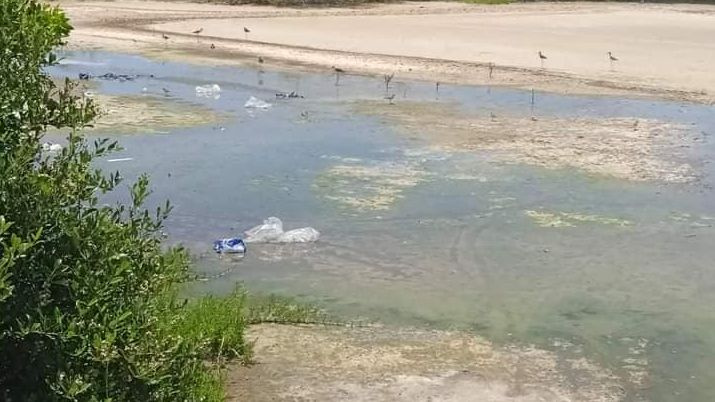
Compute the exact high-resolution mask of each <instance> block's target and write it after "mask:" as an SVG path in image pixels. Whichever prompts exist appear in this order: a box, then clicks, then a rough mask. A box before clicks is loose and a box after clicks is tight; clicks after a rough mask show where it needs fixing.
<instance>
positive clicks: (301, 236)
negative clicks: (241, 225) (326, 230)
mask: <svg viewBox="0 0 715 402" xmlns="http://www.w3.org/2000/svg"><path fill="white" fill-rule="evenodd" d="M244 234H245V235H246V237H245V241H246V243H310V242H314V241H317V240H318V239H319V238H320V232H318V231H317V230H315V229H313V228H312V227H305V228H299V229H293V230H289V231H287V232H284V231H283V222H282V221H281V220H280V219H278V218H276V217H275V216H271V217H270V218H268V219H266V220H264V221H263V224H262V225H258V226H255V227H253V228H251V229H249V230H247V231H246V232H245V233H244Z"/></svg>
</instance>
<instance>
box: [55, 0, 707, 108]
mask: <svg viewBox="0 0 715 402" xmlns="http://www.w3.org/2000/svg"><path fill="white" fill-rule="evenodd" d="M61 4H62V6H63V7H64V8H65V9H67V11H68V14H69V15H70V17H71V19H72V22H73V23H74V24H75V30H74V31H73V32H72V35H71V39H70V44H71V46H70V47H69V48H70V49H78V50H82V49H95V50H97V49H101V50H107V51H123V52H130V53H139V54H143V55H147V56H149V57H155V58H161V59H178V60H181V61H185V62H191V63H206V62H211V63H215V64H218V65H241V66H252V67H258V66H259V63H258V62H257V57H258V56H261V57H262V58H263V59H264V60H265V63H264V64H260V66H261V67H262V68H269V69H275V70H279V71H281V70H285V71H289V70H293V69H295V68H296V67H297V68H300V69H304V70H309V71H321V70H322V71H325V72H326V73H331V74H332V69H331V66H340V67H341V68H342V69H344V70H346V71H347V73H349V74H355V75H370V76H382V75H383V74H388V73H395V74H396V76H397V77H399V78H400V79H409V80H419V81H427V82H429V81H433V82H440V83H447V84H468V85H484V86H495V87H505V88H514V89H525V90H531V89H534V90H537V91H542V92H550V93H557V94H571V95H595V96H629V97H642V98H650V99H665V100H671V101H687V102H694V103H700V104H706V105H708V104H713V103H715V91H713V89H715V87H714V88H709V87H707V88H706V87H705V86H706V85H709V81H710V80H707V79H704V80H703V85H704V87H703V89H701V90H694V89H693V88H688V87H685V86H683V85H680V86H678V85H672V84H677V83H678V82H679V81H678V80H681V81H682V80H684V79H685V78H677V77H674V78H673V80H672V82H662V81H658V83H659V85H651V84H650V83H648V82H646V81H648V80H649V79H650V78H648V79H643V80H638V79H634V78H633V77H631V76H629V75H628V74H626V73H620V72H619V71H610V72H607V73H604V74H605V75H599V74H596V75H594V74H589V73H588V71H586V72H584V73H579V72H578V71H567V70H561V69H550V68H548V67H547V68H544V69H541V68H529V67H525V66H519V65H508V64H500V63H492V62H490V61H486V60H475V59H474V58H472V59H468V60H454V59H450V58H440V57H439V49H433V50H434V55H433V57H424V56H420V55H410V54H387V53H385V52H382V51H380V49H379V44H373V43H372V42H375V41H372V42H370V41H368V42H369V43H366V44H365V45H364V46H365V47H366V48H367V50H369V48H370V46H374V47H375V49H373V50H374V51H365V49H354V50H350V49H347V48H342V49H341V48H339V47H340V46H337V47H338V48H335V49H331V48H326V47H325V46H318V45H311V44H308V43H305V44H301V43H294V44H286V43H280V41H268V40H262V38H251V37H248V35H246V37H247V39H246V38H240V37H237V35H239V34H237V33H235V32H232V31H231V32H229V31H226V30H225V29H223V28H222V29H219V28H221V27H222V25H221V24H223V25H226V24H229V25H231V26H232V27H233V28H234V30H235V27H236V26H237V24H238V23H241V22H243V23H245V24H246V25H251V26H253V25H255V24H258V23H259V22H261V23H263V22H266V21H267V22H266V23H268V22H270V23H273V22H275V20H282V21H299V22H296V23H298V24H304V23H303V22H300V21H303V20H306V21H307V22H310V21H312V20H313V19H320V20H321V21H323V20H326V19H328V20H329V19H331V18H332V17H334V16H335V17H336V18H384V17H386V16H406V17H413V16H414V15H413V14H415V11H417V12H419V15H421V16H425V17H432V18H440V17H443V18H451V17H453V16H454V14H453V13H454V12H455V10H459V8H455V7H461V8H462V9H463V8H464V7H465V6H464V5H463V4H461V3H401V4H393V5H377V6H369V7H360V8H349V9H344V10H336V9H317V10H312V9H311V10H308V11H306V10H302V9H284V8H271V7H263V6H260V7H259V6H216V5H210V4H198V3H196V4H195V3H160V2H153V1H147V2H137V3H128V4H127V5H126V6H121V5H117V4H113V3H96V2H87V3H76V2H62V3H61ZM100 5H101V6H105V5H106V7H101V8H100V7H99V6H100ZM162 6H163V7H162ZM170 6H171V7H170ZM167 7H170V8H168V9H167ZM450 7H452V8H450ZM619 7H620V8H626V9H628V8H633V7H632V5H625V6H620V5H608V6H607V7H606V8H608V9H609V10H610V9H614V8H615V9H619ZM543 8H546V11H543V10H541V9H543ZM558 8H559V5H558V4H557V5H554V4H548V5H544V4H541V3H536V4H535V5H514V6H509V7H508V10H509V15H512V16H513V15H517V17H518V16H520V15H521V14H525V15H533V14H539V13H544V12H546V13H555V12H557V11H554V10H557V9H558ZM561 8H563V9H565V10H566V11H563V13H564V14H567V15H568V14H569V13H573V12H574V11H573V10H577V11H582V12H593V8H594V6H592V5H590V4H589V5H585V4H582V3H573V4H568V5H563V6H561ZM683 8H684V9H686V10H685V11H683ZM688 8H693V9H694V10H699V11H700V12H703V13H705V12H706V11H708V10H712V11H713V16H712V18H713V21H715V7H712V6H710V7H708V6H701V7H695V6H693V7H684V6H683V7H662V6H658V5H653V7H649V8H648V10H650V11H652V10H659V9H664V10H666V11H667V12H670V13H681V14H686V12H687V9H688ZM506 9H507V8H506V7H500V8H498V9H495V8H493V7H484V6H475V7H474V8H473V10H472V11H471V12H470V13H467V14H468V15H476V16H483V15H486V14H499V13H500V12H501V11H499V10H506ZM484 10H494V11H484ZM540 10H541V11H540ZM673 10H675V11H673ZM512 11H515V12H512ZM693 12H695V11H693ZM100 13H101V16H100ZM504 13H506V11H504ZM696 15H698V16H699V15H701V14H696ZM704 15H705V17H704V18H710V14H704ZM239 16H240V17H239ZM249 20H250V23H249V22H245V21H249ZM208 22H211V23H212V25H215V26H217V27H218V28H216V29H217V31H216V32H215V34H214V35H211V32H206V35H205V36H204V35H202V36H197V35H193V34H191V33H188V32H191V30H192V29H195V28H192V27H194V26H199V25H201V26H202V27H204V26H207V23H208ZM714 26H715V24H714ZM288 28H290V24H289V27H288ZM507 29H508V27H507ZM713 29H714V30H715V28H713ZM207 31H209V29H207ZM240 31H241V33H243V32H242V30H240ZM162 34H165V35H168V36H169V39H168V40H166V41H165V40H164V39H162ZM326 34H327V33H326ZM714 34H715V32H714ZM279 35H282V34H279ZM269 39H270V38H269ZM297 41H299V40H297ZM211 43H213V44H214V45H215V49H210V48H209V45H210V44H211ZM405 53H409V52H407V51H406V52H405ZM490 70H491V73H490ZM690 74H691V75H692V73H690ZM688 79H690V78H688ZM692 79H696V78H692ZM713 85H714V86H715V83H714V84H713Z"/></svg>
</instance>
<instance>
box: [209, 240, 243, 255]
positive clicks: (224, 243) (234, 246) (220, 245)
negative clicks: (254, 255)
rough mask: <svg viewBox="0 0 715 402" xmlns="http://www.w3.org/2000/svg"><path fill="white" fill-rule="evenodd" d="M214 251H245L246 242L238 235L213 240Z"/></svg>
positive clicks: (240, 252)
mask: <svg viewBox="0 0 715 402" xmlns="http://www.w3.org/2000/svg"><path fill="white" fill-rule="evenodd" d="M214 251H216V252H217V253H239V254H243V253H245V252H246V244H245V243H244V242H243V240H241V239H239V238H238V237H232V238H229V239H220V240H216V241H215V242H214Z"/></svg>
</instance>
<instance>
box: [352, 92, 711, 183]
mask: <svg viewBox="0 0 715 402" xmlns="http://www.w3.org/2000/svg"><path fill="white" fill-rule="evenodd" d="M354 110H355V111H356V112H358V113H362V114H366V115H370V116H378V117H380V118H382V119H383V120H384V121H385V122H387V123H388V124H391V125H393V126H395V127H396V128H398V130H399V131H401V132H403V133H405V135H409V136H410V137H412V138H416V139H419V140H422V141H426V142H427V143H429V144H432V145H434V146H436V147H440V148H443V149H448V150H452V151H490V157H491V158H494V159H495V160H498V161H502V162H506V163H524V164H529V165H534V166H540V167H545V168H549V169H564V168H576V169H579V170H581V171H584V172H586V173H589V174H593V175H598V176H605V177H613V178H618V179H625V180H632V181H662V182H669V183H686V182H692V181H694V180H696V178H697V173H696V169H695V168H694V166H693V164H692V162H691V161H690V160H689V157H688V155H687V150H688V149H689V148H690V147H692V146H694V145H697V144H699V143H700V142H702V141H703V140H704V138H703V137H702V134H697V133H693V132H691V131H690V130H688V128H687V127H685V126H682V125H679V124H675V123H668V122H663V121H658V120H647V119H635V118H607V119H599V118H569V119H564V118H556V117H538V118H530V117H523V116H521V117H520V116H511V115H503V116H502V115H500V116H497V115H494V114H490V113H488V112H487V111H484V113H483V114H481V115H477V114H474V113H471V112H466V111H461V110H460V109H459V107H458V105H453V104H448V103H437V102H398V103H395V104H392V105H388V104H386V103H385V102H370V101H366V102H357V103H355V104H354Z"/></svg>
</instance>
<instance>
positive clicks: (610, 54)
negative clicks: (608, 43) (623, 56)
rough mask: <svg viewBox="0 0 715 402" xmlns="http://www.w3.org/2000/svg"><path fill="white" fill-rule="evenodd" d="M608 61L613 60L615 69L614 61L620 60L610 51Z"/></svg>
mask: <svg viewBox="0 0 715 402" xmlns="http://www.w3.org/2000/svg"><path fill="white" fill-rule="evenodd" d="M608 61H610V62H611V69H613V62H614V61H618V58H617V57H616V56H614V55H613V53H611V52H608Z"/></svg>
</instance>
